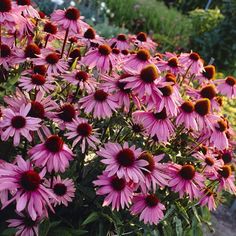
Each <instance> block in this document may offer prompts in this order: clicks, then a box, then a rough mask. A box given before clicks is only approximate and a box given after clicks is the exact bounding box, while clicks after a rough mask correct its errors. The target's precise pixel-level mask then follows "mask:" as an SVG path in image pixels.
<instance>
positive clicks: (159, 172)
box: [139, 152, 169, 192]
mask: <svg viewBox="0 0 236 236" xmlns="http://www.w3.org/2000/svg"><path fill="white" fill-rule="evenodd" d="M163 157H164V154H161V155H158V156H153V155H152V154H151V153H150V152H143V153H142V154H141V155H140V156H139V159H142V160H145V161H147V162H148V165H147V166H145V169H146V170H142V172H143V174H144V182H141V183H140V187H141V189H142V191H143V192H148V191H150V190H151V188H152V189H153V191H156V188H157V186H159V187H164V186H167V185H168V180H169V176H168V175H167V174H166V173H165V169H166V168H167V167H166V166H165V165H164V164H162V163H159V162H160V161H161V160H162V159H163Z"/></svg>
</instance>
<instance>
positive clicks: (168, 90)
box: [159, 85, 174, 97]
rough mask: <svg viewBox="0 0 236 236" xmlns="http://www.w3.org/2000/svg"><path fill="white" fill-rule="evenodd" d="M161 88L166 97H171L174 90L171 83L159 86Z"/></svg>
mask: <svg viewBox="0 0 236 236" xmlns="http://www.w3.org/2000/svg"><path fill="white" fill-rule="evenodd" d="M159 90H160V91H161V92H162V95H163V96H164V97H169V96H170V95H171V94H172V93H173V92H174V89H173V87H172V86H170V85H168V86H165V87H163V88H159Z"/></svg>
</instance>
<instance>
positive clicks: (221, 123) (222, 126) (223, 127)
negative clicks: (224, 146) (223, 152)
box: [216, 120, 227, 132]
mask: <svg viewBox="0 0 236 236" xmlns="http://www.w3.org/2000/svg"><path fill="white" fill-rule="evenodd" d="M216 129H217V130H219V131H220V132H224V131H226V130H227V123H226V122H225V121H224V120H218V121H217V125H216Z"/></svg>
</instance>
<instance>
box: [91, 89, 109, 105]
mask: <svg viewBox="0 0 236 236" xmlns="http://www.w3.org/2000/svg"><path fill="white" fill-rule="evenodd" d="M93 96H94V99H95V100H96V101H98V102H104V101H105V100H106V99H107V97H108V93H106V92H105V91H103V90H101V89H100V90H97V91H96V92H95V93H94V95H93Z"/></svg>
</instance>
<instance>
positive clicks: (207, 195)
mask: <svg viewBox="0 0 236 236" xmlns="http://www.w3.org/2000/svg"><path fill="white" fill-rule="evenodd" d="M201 195H202V197H201V199H200V201H199V204H200V205H201V206H206V205H207V207H208V209H209V210H210V211H212V210H216V203H215V198H214V195H215V194H214V193H213V192H212V191H211V190H210V189H208V188H205V189H203V190H202V192H201Z"/></svg>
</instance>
